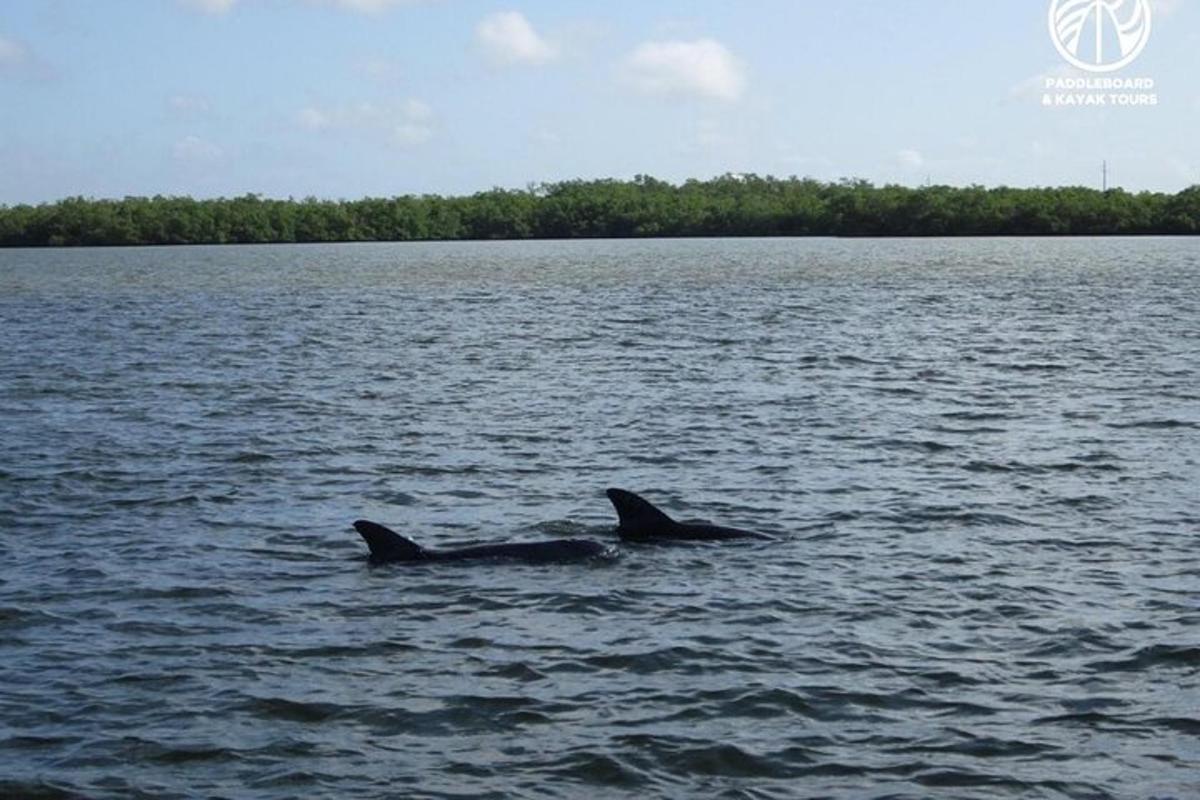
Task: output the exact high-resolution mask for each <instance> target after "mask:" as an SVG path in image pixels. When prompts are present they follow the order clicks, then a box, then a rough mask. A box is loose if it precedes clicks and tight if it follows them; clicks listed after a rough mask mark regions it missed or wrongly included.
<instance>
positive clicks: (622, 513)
mask: <svg viewBox="0 0 1200 800" xmlns="http://www.w3.org/2000/svg"><path fill="white" fill-rule="evenodd" d="M605 494H607V495H608V499H609V500H610V501H612V504H613V508H615V509H616V510H617V517H618V518H619V519H620V523H619V524H618V525H617V533H618V534H619V535H620V537H621V538H622V539H624V540H625V541H627V542H672V541H673V542H719V541H724V540H726V539H767V540H773V538H774V537H771V536H767V535H766V534H763V533H755V532H754V531H743V530H739V529H738V528H724V527H721V526H720V525H705V524H699V523H692V522H676V521H675V520H673V519H671V518H670V517H668V516H667V515H666V514H664V513H663V512H662V511H659V510H658V509H657V508H655V507H654V506H653V505H652V504H651V503H650V502H649V501H647V500H644V499H642V498H641V497H638V496H637V495H636V494H634V493H633V492H627V491H625V490H624V489H609V490H608V491H607V492H606V493H605Z"/></svg>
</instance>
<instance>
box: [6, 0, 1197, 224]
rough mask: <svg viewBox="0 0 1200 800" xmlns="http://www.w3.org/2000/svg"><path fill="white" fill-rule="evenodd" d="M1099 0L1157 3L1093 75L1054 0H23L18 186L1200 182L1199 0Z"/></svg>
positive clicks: (40, 195) (88, 192) (12, 61)
mask: <svg viewBox="0 0 1200 800" xmlns="http://www.w3.org/2000/svg"><path fill="white" fill-rule="evenodd" d="M1058 2H1059V3H1066V4H1067V5H1068V6H1070V5H1071V4H1072V3H1074V4H1075V5H1077V6H1078V5H1080V3H1084V4H1087V3H1086V2H1084V0H1058ZM1104 2H1107V3H1109V4H1116V5H1117V6H1128V7H1132V6H1134V5H1136V3H1137V2H1149V3H1150V4H1151V7H1152V11H1153V17H1152V20H1153V25H1152V27H1151V28H1150V29H1149V30H1150V35H1149V38H1148V39H1147V40H1146V41H1145V45H1144V50H1142V51H1141V53H1140V54H1139V55H1138V56H1137V58H1136V60H1134V61H1133V63H1132V64H1130V65H1128V66H1125V67H1123V68H1121V69H1119V70H1118V71H1116V72H1110V73H1104V74H1099V73H1097V74H1092V73H1088V72H1084V71H1082V70H1080V69H1079V68H1078V67H1075V66H1072V65H1070V64H1068V63H1067V60H1066V58H1065V57H1064V55H1063V54H1062V53H1061V52H1060V51H1059V49H1057V48H1056V46H1055V43H1054V40H1053V38H1052V36H1051V33H1050V26H1049V24H1048V20H1049V11H1050V1H1049V0H1002V2H984V0H606V2H583V1H582V0H578V1H577V0H502V1H501V2H491V1H490V0H0V204H9V205H11V204H16V203H39V202H47V201H53V200H56V199H60V198H63V197H68V196H77V195H81V196H85V197H97V198H100V197H124V196H127V195H156V194H164V195H191V196H194V197H215V196H233V195H242V194H246V193H255V194H260V195H263V196H267V197H296V198H300V197H307V196H316V197H321V198H330V199H355V198H360V197H364V196H385V197H386V196H394V195H402V194H423V193H437V194H469V193H472V192H476V191H482V190H486V189H489V188H492V187H496V186H500V187H504V188H517V189H520V188H525V187H527V186H530V185H534V184H538V183H542V182H553V181H561V180H569V179H575V178H585V179H586V178H607V177H612V178H622V179H627V178H632V177H633V176H634V175H637V174H647V175H653V176H654V177H657V178H660V179H664V180H669V181H673V182H680V181H683V180H686V179H689V178H700V179H704V178H710V177H713V176H715V175H720V174H724V173H746V172H753V173H758V174H760V175H776V176H780V177H785V176H789V175H797V176H801V177H805V176H808V177H813V178H817V179H819V180H839V179H842V178H862V179H866V180H869V181H872V182H874V183H900V184H905V185H922V184H925V183H929V182H932V183H935V184H951V185H966V184H982V185H986V186H996V185H1009V186H1047V185H1087V186H1093V185H1094V186H1099V185H1100V183H1101V164H1102V162H1105V161H1107V162H1108V170H1109V181H1110V185H1112V186H1121V187H1124V188H1126V189H1129V190H1131V191H1140V190H1154V191H1171V192H1174V191H1178V190H1180V189H1183V188H1185V187H1187V186H1189V185H1192V184H1197V183H1200V135H1198V134H1200V124H1198V123H1200V0H1104ZM1085 11H1086V9H1085ZM1127 16H1128V15H1127ZM1091 38H1092V37H1091V34H1090V33H1086V35H1084V36H1083V37H1082V39H1083V40H1085V41H1091ZM1113 47H1115V45H1112V44H1110V51H1111V49H1112V48H1113ZM1083 77H1090V78H1092V79H1093V80H1094V79H1098V78H1100V79H1102V78H1119V79H1138V80H1152V81H1153V88H1152V90H1150V91H1138V92H1130V94H1153V95H1154V96H1155V104H1154V105H1152V106H1147V105H1141V106H1120V107H1112V106H1082V107H1080V106H1054V105H1051V106H1049V107H1048V106H1046V105H1044V102H1045V100H1046V97H1045V95H1046V94H1047V93H1048V92H1051V90H1048V89H1047V88H1046V80H1047V79H1070V78H1083ZM1052 93H1053V94H1055V95H1058V94H1072V92H1071V91H1062V90H1053V91H1052ZM1098 93H1100V94H1104V92H1103V91H1100V92H1098Z"/></svg>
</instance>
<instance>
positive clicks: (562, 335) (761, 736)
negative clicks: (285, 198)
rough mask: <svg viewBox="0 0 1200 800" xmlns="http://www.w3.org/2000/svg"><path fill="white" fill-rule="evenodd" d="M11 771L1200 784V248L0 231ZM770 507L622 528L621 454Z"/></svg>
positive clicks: (0, 670)
mask: <svg viewBox="0 0 1200 800" xmlns="http://www.w3.org/2000/svg"><path fill="white" fill-rule="evenodd" d="M0 342H3V343H4V344H3V347H2V348H0V429H2V430H3V435H4V446H3V448H2V449H0V795H4V794H7V795H16V796H26V795H33V796H44V797H67V796H76V795H86V796H88V797H114V798H116V797H121V798H126V797H195V796H222V797H261V798H283V797H295V796H305V797H317V796H331V797H396V796H405V797H428V798H434V797H438V798H449V797H468V796H469V797H494V798H509V797H539V798H541V797H563V798H569V797H631V798H632V797H645V796H653V797H679V798H688V797H726V798H766V797H780V798H783V797H832V798H867V797H878V798H883V797H888V798H921V797H956V798H1045V797H1067V798H1109V797H1112V798H1129V797H1176V798H1184V797H1191V796H1194V794H1195V792H1196V788H1197V786H1198V785H1200V738H1198V737H1200V634H1198V631H1200V627H1198V623H1200V556H1198V555H1197V553H1198V548H1197V544H1198V542H1197V537H1198V533H1200V499H1198V498H1200V492H1198V491H1197V485H1198V478H1200V467H1198V465H1197V463H1198V459H1200V430H1198V429H1200V377H1198V374H1200V251H1198V250H1197V249H1196V245H1195V244H1194V243H1193V242H1191V241H1190V240H1172V239H1142V240H1069V241H1066V240H1036V241H1034V240H1020V239H1012V240H953V241H946V240H931V241H832V240H769V241H768V240H697V241H656V242H569V243H568V242H541V243H516V242H510V243H456V244H428V245H421V244H404V245H342V246H309V247H247V248H239V247H222V248H180V249H112V250H70V251H63V250H46V251H0ZM610 485H615V486H623V487H626V488H629V489H634V490H636V491H639V492H641V493H643V494H645V495H646V496H647V497H649V498H650V499H652V500H654V501H655V502H657V503H659V504H660V505H661V506H662V507H663V508H665V509H666V510H668V511H669V512H671V513H673V514H676V515H677V516H679V517H683V518H696V519H709V520H713V521H717V522H721V523H724V524H729V525H736V526H739V527H747V528H753V529H757V530H763V531H766V532H770V533H773V534H775V535H776V536H777V537H778V541H776V542H774V543H766V544H763V543H744V544H725V545H715V546H704V545H701V546H694V547H672V548H652V547H628V548H624V549H623V550H622V552H621V555H620V557H619V558H617V559H616V560H615V561H600V562H593V563H583V564H573V565H566V566H554V567H545V566H540V567H534V566H525V565H511V564H510V565H495V564H485V565H473V566H454V565H427V566H416V567H412V566H409V567H404V566H397V567H388V568H376V569H372V568H369V567H368V566H367V564H366V562H365V548H364V547H363V546H362V543H361V542H360V541H359V540H358V538H357V536H356V535H355V533H354V532H353V530H352V529H351V528H350V522H351V521H353V520H354V519H355V518H357V517H368V518H373V519H377V520H379V521H381V522H384V523H385V524H388V525H391V526H393V527H395V528H397V529H399V530H401V531H402V532H405V533H407V534H410V535H412V536H413V537H414V538H416V539H418V540H419V541H420V542H422V543H423V544H427V545H431V546H452V545H455V544H461V543H472V542H479V541H494V540H529V539H538V538H545V537H553V536H576V537H590V538H596V539H604V540H611V539H612V538H613V534H612V532H611V531H612V527H613V523H614V517H613V514H612V512H611V509H610V507H609V505H608V503H607V500H606V499H605V497H604V494H603V491H604V489H605V488H606V487H607V486H610Z"/></svg>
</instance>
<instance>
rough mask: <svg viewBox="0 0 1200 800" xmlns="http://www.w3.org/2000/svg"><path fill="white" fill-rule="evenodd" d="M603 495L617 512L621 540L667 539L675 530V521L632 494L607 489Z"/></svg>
mask: <svg viewBox="0 0 1200 800" xmlns="http://www.w3.org/2000/svg"><path fill="white" fill-rule="evenodd" d="M605 494H607V495H608V499H609V501H610V502H611V503H612V504H613V508H615V509H616V510H617V518H618V520H619V522H618V524H617V533H618V534H620V536H621V538H622V539H634V540H637V539H653V538H656V537H669V536H671V535H672V532H673V531H674V530H675V528H676V523H675V520H673V519H671V518H670V517H668V516H667V515H666V514H664V513H663V512H662V511H660V510H658V509H657V508H655V507H654V504H653V503H651V502H650V501H649V500H646V499H644V498H642V497H639V496H637V495H636V494H634V493H633V492H627V491H625V490H624V489H609V490H608V491H607V492H605Z"/></svg>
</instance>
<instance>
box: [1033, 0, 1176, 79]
mask: <svg viewBox="0 0 1200 800" xmlns="http://www.w3.org/2000/svg"><path fill="white" fill-rule="evenodd" d="M1151 17H1152V13H1151V11H1150V0H1052V1H1051V3H1050V38H1051V39H1053V40H1054V46H1055V47H1057V48H1058V52H1059V53H1061V54H1062V57H1063V58H1065V59H1066V60H1067V61H1069V62H1070V63H1072V64H1074V65H1075V66H1077V67H1079V68H1080V69H1083V70H1087V71H1088V72H1113V71H1115V70H1118V69H1121V68H1122V67H1125V66H1128V65H1129V64H1131V63H1132V62H1133V60H1134V59H1135V58H1137V57H1138V56H1139V55H1141V53H1142V50H1144V49H1145V48H1146V42H1148V41H1149V40H1150V23H1151Z"/></svg>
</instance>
